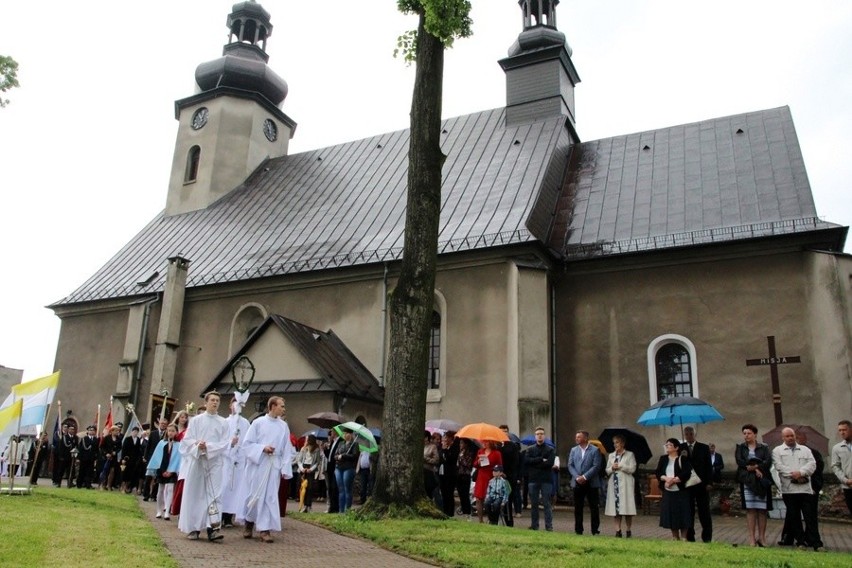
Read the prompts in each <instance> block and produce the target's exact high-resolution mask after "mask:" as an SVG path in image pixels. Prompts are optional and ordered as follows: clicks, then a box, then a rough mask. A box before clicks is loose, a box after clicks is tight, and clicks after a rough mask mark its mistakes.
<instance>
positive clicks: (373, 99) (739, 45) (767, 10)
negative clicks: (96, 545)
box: [0, 0, 852, 396]
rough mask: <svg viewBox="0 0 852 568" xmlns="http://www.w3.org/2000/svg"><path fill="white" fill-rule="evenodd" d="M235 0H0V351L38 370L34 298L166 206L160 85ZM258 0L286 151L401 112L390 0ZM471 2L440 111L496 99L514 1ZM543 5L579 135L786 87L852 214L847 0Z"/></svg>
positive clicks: (834, 200)
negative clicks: (569, 71)
mask: <svg viewBox="0 0 852 568" xmlns="http://www.w3.org/2000/svg"><path fill="white" fill-rule="evenodd" d="M233 4H234V2H233V1H223V0H168V1H167V0H149V1H147V2H114V1H113V2H105V1H100V0H90V1H88V2H86V3H83V4H80V3H77V2H68V1H67V0H63V1H60V0H41V1H40V2H38V3H36V4H33V5H29V4H27V5H26V6H24V5H23V4H21V3H20V2H17V1H15V2H13V1H12V0H0V14H2V15H3V29H2V31H0V54H3V55H11V56H12V57H14V58H15V59H16V60H17V61H18V63H19V64H20V70H19V74H18V78H19V80H20V83H21V87H20V88H19V89H14V90H12V91H11V92H10V93H7V94H6V98H9V99H11V100H12V102H11V104H10V105H9V106H8V107H7V108H5V109H0V199H1V200H2V201H0V203H2V205H0V211H2V217H0V243H2V245H0V267H2V270H3V284H2V294H0V365H5V366H7V367H13V368H19V369H24V377H25V379H26V378H34V377H38V376H42V375H46V374H49V373H51V372H52V371H53V370H54V369H53V363H54V358H55V351H56V341H57V338H58V335H59V319H58V318H57V317H56V316H55V315H54V314H53V312H52V311H51V310H49V309H46V308H45V307H44V306H46V305H48V304H51V303H53V302H56V301H57V300H60V299H62V298H63V297H64V296H66V295H67V294H69V293H70V292H72V291H73V290H74V289H75V288H76V287H77V286H79V285H80V284H82V283H83V282H84V281H85V280H86V279H87V278H88V277H89V276H91V275H92V274H93V273H94V272H95V271H96V270H97V269H98V268H100V266H101V265H103V264H104V263H105V262H106V261H107V260H108V259H109V258H110V257H111V256H112V255H114V254H115V253H116V252H117V251H118V250H119V249H120V248H121V247H122V246H123V245H124V244H125V243H126V242H127V241H128V240H129V239H130V238H131V237H132V236H133V235H134V234H135V233H137V232H138V231H139V230H140V229H141V228H142V227H143V226H144V225H145V224H146V223H147V222H148V221H149V220H150V219H151V218H153V217H154V216H155V215H156V214H157V213H158V212H159V211H160V210H161V209H162V208H163V207H164V205H165V200H166V190H167V184H168V176H169V171H170V169H171V162H172V153H173V149H174V140H175V134H176V131H177V121H176V120H175V118H174V101H175V100H177V99H180V98H183V97H186V96H189V95H191V94H193V84H194V80H193V77H194V71H195V67H196V66H197V65H198V64H199V63H201V62H204V61H209V60H212V59H216V58H218V57H219V56H220V55H221V50H222V46H223V44H224V43H226V41H227V29H226V27H225V20H226V17H227V14H228V13H229V12H230V9H231V6H232V5H233ZM262 4H263V5H264V7H265V8H266V9H267V10H268V11H269V12H270V13H271V14H272V24H273V32H272V36H271V38H270V39H269V43H268V45H267V52H268V53H269V55H270V62H269V63H270V66H271V67H272V68H273V69H275V70H276V72H277V73H278V74H279V75H281V76H282V77H283V78H284V79H285V80H286V81H287V82H288V84H289V87H290V93H289V95H288V97H287V99H286V100H285V102H284V105H283V110H284V112H285V113H286V114H287V115H289V116H290V117H291V118H292V119H293V120H295V121H296V123H297V124H298V128H297V130H296V134H295V137H294V138H293V140H292V141H291V145H290V151H291V153H297V152H301V151H304V150H309V149H313V148H317V147H322V146H328V145H331V144H335V143H339V142H345V141H350V140H355V139H359V138H364V137H367V136H372V135H375V134H379V133H382V132H387V131H390V130H397V129H401V128H407V127H408V110H409V106H410V100H411V87H412V82H413V69H411V68H406V67H405V66H404V64H403V63H402V62H401V61H400V60H398V59H394V58H393V57H392V53H393V49H394V46H395V40H396V37H397V36H398V35H399V34H400V33H402V32H403V31H405V30H407V29H410V28H413V27H415V25H416V20H414V19H412V18H411V17H404V16H402V15H400V14H399V13H398V12H397V11H396V1H395V0H367V1H363V0H362V1H355V0H322V1H319V0H318V1H315V2H305V1H304V0H299V1H295V0H274V1H273V0H267V1H265V2H262ZM473 8H474V12H473V19H474V24H473V29H474V35H473V36H472V37H471V38H469V39H465V40H460V41H458V42H457V44H456V46H455V47H454V48H453V49H452V50H450V51H449V52H448V53H447V57H446V69H445V81H444V116H445V117H450V116H457V115H461V114H466V113H470V112H477V111H480V110H485V109H490V108H495V107H500V106H503V105H504V104H505V76H504V75H503V72H502V70H501V69H500V67H499V65H497V60H498V59H501V58H503V57H505V55H506V51H507V49H508V48H509V46H510V45H511V44H512V42H513V41H514V40H515V38H516V37H517V35H518V33H520V31H521V12H520V8H519V7H518V2H517V1H516V0H473ZM557 24H558V27H559V29H560V31H562V32H564V33H565V34H566V36H567V38H568V42H569V44H570V45H571V47H572V49H573V51H574V56H573V60H574V64H575V66H576V67H577V70H578V72H579V74H580V77H581V79H582V82H581V83H580V84H579V85H578V87H577V89H576V112H577V127H578V131H579V133H580V136H581V138H582V139H583V140H594V139H597V138H603V137H607V136H615V135H620V134H627V133H631V132H637V131H642V130H650V129H655V128H662V127H667V126H672V125H676V124H683V123H688V122H695V121H699V120H703V119H709V118H716V117H720V116H726V115H731V114H738V113H742V112H747V111H753V110H762V109H767V108H774V107H779V106H785V105H786V106H789V107H790V108H791V111H792V114H793V119H794V121H795V124H796V128H797V132H798V136H799V142H800V145H801V147H802V151H803V153H804V156H805V164H806V166H807V170H808V175H809V178H810V182H811V187H812V188H813V193H814V199H815V201H816V207H817V211H818V213H819V215H820V216H821V217H823V218H824V219H825V220H827V221H831V222H835V223H839V224H843V225H850V224H852V198H850V196H849V192H848V186H849V183H850V180H852V159H850V157H849V155H848V154H849V152H848V148H849V143H848V142H849V133H852V107H850V101H852V2H850V1H848V0H834V1H820V0H815V1H813V2H800V1H797V2H794V1H788V0H749V1H743V0H738V1H734V0H715V1H713V2H709V1H705V2H700V1H697V0H694V1H684V0H677V1H675V0H670V1H665V0H563V1H562V2H561V3H560V5H559V7H558V9H557ZM848 250H849V247H848V246H847V251H848ZM117 369H118V367H117V363H116V372H117ZM2 394H3V393H0V396H2Z"/></svg>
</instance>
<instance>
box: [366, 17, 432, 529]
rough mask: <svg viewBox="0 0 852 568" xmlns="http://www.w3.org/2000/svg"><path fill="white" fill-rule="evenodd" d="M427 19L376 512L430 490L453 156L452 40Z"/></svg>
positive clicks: (393, 303)
mask: <svg viewBox="0 0 852 568" xmlns="http://www.w3.org/2000/svg"><path fill="white" fill-rule="evenodd" d="M423 22H424V18H423V16H422V15H421V17H420V24H419V26H418V40H417V52H416V56H417V72H416V76H415V80H414V95H413V97H412V101H411V139H410V142H409V149H408V201H407V210H406V218H405V248H404V250H403V257H402V265H401V267H400V276H399V281H398V282H397V286H396V288H395V289H394V291H393V293H392V295H391V298H390V314H391V315H390V318H391V321H390V353H389V361H388V373H387V381H386V383H385V405H384V423H383V436H382V450H381V456H380V461H379V471H378V478H377V481H376V485H375V490H374V493H373V501H375V504H374V508H376V510H375V512H379V511H378V510H377V509H384V511H385V512H387V507H388V506H390V507H392V509H393V508H396V507H399V508H400V509H401V510H400V511H399V512H400V513H402V514H404V513H403V511H404V510H405V509H407V508H409V507H413V508H414V507H415V505H416V503H417V502H418V501H419V500H421V499H422V498H423V497H424V495H425V493H424V489H423V431H424V422H425V418H426V377H427V370H428V360H429V359H428V350H429V333H430V326H431V321H432V309H433V300H434V290H435V266H436V262H437V249H438V222H439V218H440V211H441V169H442V166H443V163H444V158H445V156H444V155H443V153H442V152H441V145H440V137H441V91H442V81H443V74H444V46H443V44H442V43H441V41H439V40H438V39H437V38H435V37H434V36H432V35H430V34H429V33H427V32H426V31H425V29H424V25H423ZM390 514H393V510H391V511H390Z"/></svg>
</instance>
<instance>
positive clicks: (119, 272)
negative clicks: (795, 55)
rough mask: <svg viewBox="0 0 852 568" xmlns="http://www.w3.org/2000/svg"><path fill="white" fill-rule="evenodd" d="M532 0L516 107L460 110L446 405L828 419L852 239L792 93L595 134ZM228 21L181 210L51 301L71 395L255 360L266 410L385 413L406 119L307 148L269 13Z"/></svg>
mask: <svg viewBox="0 0 852 568" xmlns="http://www.w3.org/2000/svg"><path fill="white" fill-rule="evenodd" d="M506 1H508V0H506ZM518 4H519V5H520V8H521V14H520V16H521V17H520V18H519V23H520V24H522V25H521V29H520V33H519V35H518V36H517V38H516V40H515V41H514V43H512V44H511V47H510V48H509V51H508V55H506V56H505V57H503V58H501V59H499V64H500V66H501V67H502V69H503V70H504V72H505V75H506V105H505V107H501V108H496V109H489V110H484V111H481V112H477V113H474V114H469V115H465V116H458V117H453V118H447V119H445V120H444V121H443V124H442V131H441V134H442V149H443V152H444V154H445V155H446V161H445V164H444V170H443V188H442V208H441V224H440V227H441V228H440V235H439V243H438V248H439V250H438V252H439V257H438V272H437V277H436V289H435V299H434V313H433V324H432V345H431V354H430V372H429V375H428V376H424V377H423V378H422V380H423V381H424V383H425V385H426V387H427V388H428V396H427V409H426V413H427V418H450V419H453V420H456V421H458V422H461V423H468V422H480V421H482V422H490V423H494V424H502V423H505V424H508V425H509V426H510V428H511V430H512V431H514V432H517V433H519V434H527V433H531V432H532V431H533V429H534V428H535V427H536V426H539V425H542V426H544V427H545V428H547V429H548V431H550V432H552V433H553V436H554V439H555V440H556V441H557V443H558V451H559V453H560V454H564V452H565V451H567V449H568V448H569V447H570V445H572V444H573V433H574V432H575V431H576V430H578V429H583V430H588V431H590V432H591V433H592V436H593V437H594V436H596V435H597V433H598V432H600V430H602V429H603V428H604V427H607V426H629V427H632V428H635V429H637V430H641V431H642V432H643V433H645V434H646V435H647V436H648V437H649V439H650V440H651V441H652V448H654V447H661V444H662V439H663V438H665V437H667V436H670V435H679V433H676V432H675V431H674V430H671V429H670V430H666V429H664V428H660V427H655V428H645V429H643V428H642V427H639V426H637V425H636V419H637V418H638V417H639V415H640V414H641V413H642V411H643V410H645V409H646V408H647V407H648V406H650V405H651V404H653V403H655V402H657V401H658V400H660V399H662V398H666V397H670V396H675V395H692V396H696V397H700V398H702V399H703V400H706V401H707V402H709V403H711V404H712V405H713V406H714V407H715V408H716V409H718V410H719V411H720V412H721V413H722V415H724V416H725V418H726V420H725V421H724V422H714V423H711V424H707V425H706V426H702V427H700V432H701V436H700V437H701V438H702V439H704V440H710V439H712V440H714V441H715V442H716V443H717V444H718V445H720V448H727V447H732V445H733V443H734V442H737V441H739V440H740V439H741V436H740V425H741V424H743V423H746V422H751V423H754V424H757V425H758V426H759V428H760V429H761V431H766V430H769V429H770V428H772V427H773V426H775V424H776V423H777V422H778V421H779V419H780V420H783V421H784V422H797V423H805V424H810V425H812V426H814V427H816V428H818V429H821V430H823V431H824V432H828V433H829V435H830V433H831V432H833V431H834V425H835V424H836V423H837V421H838V420H839V419H841V418H849V409H850V408H852V364H850V363H852V361H850V347H852V327H850V321H852V308H850V300H851V299H850V292H852V290H850V287H851V286H852V259H851V258H850V257H849V256H848V255H845V254H843V252H842V251H843V247H844V243H845V239H846V235H847V231H848V227H844V226H840V225H837V224H833V223H831V222H827V221H824V220H822V219H820V218H819V217H818V215H817V211H816V208H815V204H814V200H813V196H812V193H811V188H810V185H809V182H808V177H807V173H806V170H805V164H804V160H803V158H802V153H801V150H800V148H799V143H798V139H797V136H796V130H795V127H794V125H793V120H792V116H791V113H790V110H789V109H788V108H786V107H782V108H773V109H766V110H752V111H748V112H744V113H743V114H739V115H735V116H726V117H718V118H708V119H707V120H704V121H701V122H697V123H693V124H682V125H676V126H666V127H663V128H660V129H658V130H652V131H647V132H638V133H631V134H625V135H622V136H615V137H612V138H606V139H602V140H591V141H583V140H582V139H581V137H580V134H579V133H580V131H581V128H580V126H581V125H580V124H579V123H578V122H577V121H576V118H575V116H576V115H575V104H574V89H575V88H578V86H579V83H580V75H579V73H578V70H577V69H576V68H575V67H574V63H573V62H572V52H571V49H570V48H569V47H568V43H567V41H566V38H565V35H564V34H563V33H562V32H560V31H559V28H558V26H557V17H556V15H557V14H556V12H557V5H558V4H559V0H521V1H520V2H518ZM227 26H228V29H229V33H230V36H229V40H228V43H227V44H226V45H225V46H224V49H223V52H222V56H221V57H219V58H218V59H213V60H212V61H209V62H205V63H201V64H200V65H199V66H198V67H197V69H196V73H195V83H196V89H195V92H194V93H192V94H189V95H188V96H187V97H186V98H183V99H180V100H178V101H176V102H175V118H176V119H177V121H178V128H177V137H176V140H175V150H174V159H173V163H172V168H171V176H170V180H169V185H168V187H167V188H163V189H164V190H165V191H164V197H165V200H164V205H165V207H164V209H163V211H162V212H161V213H160V214H158V215H157V216H156V217H155V218H153V219H152V220H151V221H150V222H149V223H148V225H147V226H145V227H143V228H142V229H141V230H140V231H139V232H138V234H137V235H136V236H135V237H134V238H133V239H131V240H130V242H128V243H126V244H125V245H124V246H123V247H122V248H121V249H120V250H119V252H118V253H117V254H116V255H115V256H114V257H113V258H112V259H110V260H109V261H108V262H107V263H106V264H105V265H104V266H103V267H102V268H101V269H100V270H99V271H98V272H97V273H95V274H94V275H92V276H91V278H89V279H88V280H87V281H86V282H84V283H83V284H81V285H80V286H79V287H78V288H77V289H76V290H73V291H71V292H70V293H69V294H68V295H67V296H66V297H65V298H64V299H62V300H61V301H59V302H56V303H55V304H53V305H51V306H50V308H51V309H53V311H54V312H55V313H56V315H57V316H58V317H59V318H60V319H61V322H62V325H61V332H60V338H59V344H58V347H57V354H56V368H57V369H62V373H63V375H62V376H63V381H62V385H61V387H60V392H59V393H58V395H57V396H58V398H60V399H61V400H62V401H63V405H66V404H67V406H68V407H71V408H78V407H83V405H84V404H87V403H89V402H90V401H92V400H104V401H105V400H106V399H108V397H109V396H110V395H113V396H114V399H115V403H114V413H115V414H117V415H119V416H120V415H121V414H122V412H123V407H124V405H125V404H126V403H133V404H134V405H135V407H136V409H137V412H138V414H139V416H140V418H142V419H143V421H144V419H145V417H147V416H149V415H150V410H151V407H152V406H153V405H154V402H153V401H154V399H155V397H157V396H164V395H165V396H167V397H169V398H174V399H177V405H178V406H179V407H183V405H184V404H186V403H187V402H194V403H195V404H196V405H198V404H200V403H201V399H200V398H199V395H200V394H201V393H202V392H204V391H206V390H208V389H211V388H216V389H217V390H218V391H219V392H222V393H229V392H233V390H234V388H236V387H237V386H239V385H240V383H242V384H243V385H244V384H247V382H248V381H249V380H250V381H251V387H250V390H251V391H252V392H253V393H255V394H253V395H252V399H250V401H249V404H248V410H249V411H250V412H249V414H253V413H255V412H258V413H259V412H262V411H263V408H264V403H265V400H266V398H267V397H268V396H269V395H271V394H280V395H282V396H285V397H286V399H287V418H288V421H289V422H290V423H291V428H292V430H293V431H294V432H297V433H299V432H301V431H304V430H307V429H310V428H311V426H310V425H309V424H308V423H307V422H306V420H305V419H306V418H307V416H308V415H310V414H313V413H315V412H320V411H329V410H333V411H336V412H340V413H342V414H343V415H345V416H346V417H348V418H350V419H352V418H355V417H357V416H363V417H364V418H365V419H366V420H367V422H368V425H369V426H378V427H381V421H382V414H381V405H382V400H383V394H384V392H383V390H384V389H383V387H382V385H383V382H384V378H385V373H386V362H387V351H388V344H389V337H388V335H389V315H388V295H389V293H390V292H391V291H392V290H393V287H394V285H395V282H396V278H397V273H398V268H399V262H400V259H401V257H402V246H403V234H404V229H405V227H404V219H405V202H406V190H407V187H406V174H407V167H408V156H407V152H408V143H409V131H408V130H400V131H396V132H386V133H380V134H376V135H374V136H371V137H368V138H364V139H361V140H356V141H352V142H348V143H344V144H338V145H334V146H329V147H325V148H320V149H317V150H311V151H307V152H303V153H299V154H294V155H291V154H289V153H288V143H289V140H290V139H291V138H292V137H293V136H295V135H297V129H296V124H297V123H296V120H295V119H294V118H291V117H290V116H288V115H287V114H286V112H285V111H286V102H285V99H286V96H287V88H288V87H287V83H286V82H285V81H284V79H282V78H281V77H280V76H279V75H278V74H276V73H275V71H273V69H272V67H271V66H270V65H269V62H268V59H269V58H268V55H267V53H266V45H267V41H270V36H271V35H272V30H273V26H272V23H271V18H270V14H269V12H267V11H266V10H265V9H264V8H263V7H262V6H261V5H260V4H258V3H256V2H252V1H247V2H241V3H238V4H235V5H234V6H233V10H232V12H231V13H230V14H229V15H228V17H227ZM214 32H215V30H211V37H214V36H213V35H212V34H213V33H214ZM511 41H512V38H507V44H509V43H511ZM497 57H499V54H495V58H497ZM309 87H310V86H309V85H308V86H302V88H309ZM117 245H118V243H117ZM117 248H118V247H117ZM255 405H258V406H255ZM224 406H226V405H224ZM782 412H783V417H782ZM125 422H126V421H125Z"/></svg>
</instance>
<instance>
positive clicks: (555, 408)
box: [548, 271, 559, 442]
mask: <svg viewBox="0 0 852 568" xmlns="http://www.w3.org/2000/svg"><path fill="white" fill-rule="evenodd" d="M552 276H553V273H552V272H550V271H549V274H548V277H550V279H551V282H550V286H549V288H550V417H551V424H550V431H551V433H553V441H554V442H556V425H557V424H558V423H559V420H558V416H557V413H558V412H559V405H558V404H556V286H555V285H554V283H553V281H552Z"/></svg>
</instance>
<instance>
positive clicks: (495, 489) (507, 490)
mask: <svg viewBox="0 0 852 568" xmlns="http://www.w3.org/2000/svg"><path fill="white" fill-rule="evenodd" d="M491 475H492V478H491V479H490V480H489V481H488V489H487V490H486V492H485V500H484V501H483V502H482V504H483V507H484V509H485V512H486V514H487V515H488V522H489V523H491V524H492V525H496V524H497V521H498V520H499V518H500V514H501V513H502V514H503V520H504V521H505V522H506V526H512V524H513V523H512V520H511V516H510V515H511V512H510V511H509V508H508V506H507V505H508V503H509V495H511V493H512V486H511V485H509V481H508V480H507V479H505V478H504V477H503V466H502V465H495V466H494V470H493V471H492V474H491Z"/></svg>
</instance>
